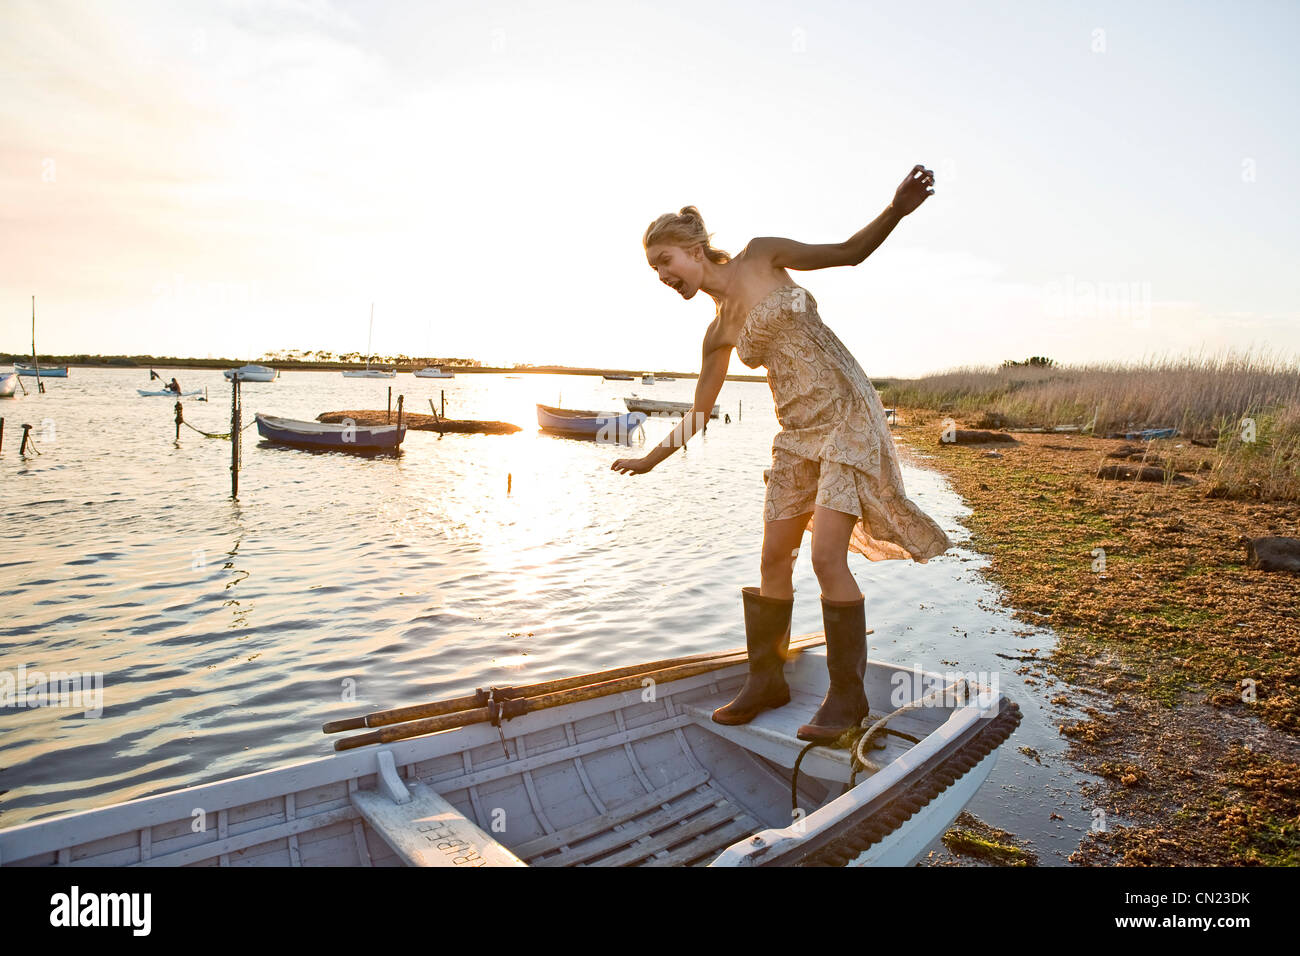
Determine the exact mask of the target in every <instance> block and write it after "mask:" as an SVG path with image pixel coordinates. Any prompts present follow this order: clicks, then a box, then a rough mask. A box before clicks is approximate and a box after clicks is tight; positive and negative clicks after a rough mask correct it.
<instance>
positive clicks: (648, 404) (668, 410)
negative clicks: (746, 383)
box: [623, 397, 722, 418]
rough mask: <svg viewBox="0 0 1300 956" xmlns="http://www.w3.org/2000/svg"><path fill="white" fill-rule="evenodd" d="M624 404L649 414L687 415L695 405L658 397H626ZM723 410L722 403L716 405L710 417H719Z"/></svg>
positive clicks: (628, 408)
mask: <svg viewBox="0 0 1300 956" xmlns="http://www.w3.org/2000/svg"><path fill="white" fill-rule="evenodd" d="M623 404H624V405H626V406H627V410H628V411H629V412H645V413H646V414H648V415H685V414H686V413H687V412H689V411H690V410H691V409H692V408H694V407H695V406H694V405H692V404H691V403H690V402H665V401H661V400H659V399H657V398H636V397H632V398H625V399H623ZM721 412H722V406H721V405H714V406H713V410H712V411H710V412H709V417H710V418H717V417H718V415H720V414H721Z"/></svg>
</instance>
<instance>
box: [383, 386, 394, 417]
mask: <svg viewBox="0 0 1300 956" xmlns="http://www.w3.org/2000/svg"><path fill="white" fill-rule="evenodd" d="M392 423H393V386H391V385H389V386H388V411H387V412H385V413H384V424H385V425H391V424H392Z"/></svg>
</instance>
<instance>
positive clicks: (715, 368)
mask: <svg viewBox="0 0 1300 956" xmlns="http://www.w3.org/2000/svg"><path fill="white" fill-rule="evenodd" d="M714 321H715V322H716V321H717V320H716V319H715V320H714ZM715 328H716V326H714V325H710V326H709V333H708V334H706V335H705V336H704V348H703V356H702V357H701V359H700V378H699V381H697V382H696V383H695V401H694V403H693V404H692V406H691V410H690V411H689V412H687V413H686V414H685V415H683V416H682V420H681V421H680V422H678V423H677V424H676V425H674V426H673V430H672V431H671V432H669V433H668V436H667V437H666V438H665V439H664V440H663V441H661V442H660V443H659V444H658V445H656V446H655V447H654V448H651V449H650V451H649V452H647V453H646V455H645V457H644V458H620V459H619V460H618V461H616V462H614V464H612V465H610V468H612V469H613V470H614V471H618V472H621V473H624V474H626V473H632V474H644V473H645V472H647V471H649V470H650V469H651V468H653V467H654V466H655V465H657V464H659V463H660V462H661V461H663V460H664V459H665V458H667V457H668V456H670V455H671V454H672V453H673V452H675V451H676V450H677V449H678V448H681V447H682V446H683V445H685V444H686V442H687V441H689V440H690V437H691V436H692V435H694V434H695V433H696V432H697V431H699V430H700V429H701V428H703V427H704V426H705V424H706V423H707V422H708V420H709V413H710V412H711V411H713V405H714V403H715V402H716V401H717V400H718V393H719V392H721V391H722V383H723V382H725V381H726V379H727V369H728V368H729V367H730V366H731V350H732V348H733V347H734V346H731V345H718V344H716V342H715V340H714V337H713V332H714V330H715Z"/></svg>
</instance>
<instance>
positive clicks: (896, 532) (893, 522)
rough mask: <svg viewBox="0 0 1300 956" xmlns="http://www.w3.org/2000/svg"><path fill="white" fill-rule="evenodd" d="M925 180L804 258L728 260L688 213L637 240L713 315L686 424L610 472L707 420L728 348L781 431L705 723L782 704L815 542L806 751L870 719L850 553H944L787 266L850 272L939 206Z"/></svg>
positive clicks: (632, 470)
mask: <svg viewBox="0 0 1300 956" xmlns="http://www.w3.org/2000/svg"><path fill="white" fill-rule="evenodd" d="M933 185H934V173H933V172H931V171H930V170H929V169H926V168H925V167H924V166H916V167H914V168H913V169H912V171H911V172H910V173H909V174H908V175H907V178H906V179H904V180H903V182H902V184H901V185H900V186H899V187H898V189H897V191H896V192H895V194H894V201H893V203H892V204H891V205H890V206H889V207H888V208H886V209H885V211H884V212H883V213H881V215H880V216H879V217H877V218H876V220H875V221H874V222H872V223H871V224H870V225H868V226H867V227H865V228H864V229H862V230H861V231H860V232H858V233H857V234H856V235H854V236H853V237H852V238H850V239H848V240H846V241H844V242H839V243H830V244H826V245H807V244H805V243H802V242H795V241H794V240H792V239H780V238H771V237H764V238H757V239H753V240H751V241H750V243H749V245H747V246H746V247H745V249H744V251H743V252H741V253H740V255H738V256H737V257H736V258H734V259H733V258H731V256H729V255H728V254H727V253H726V252H723V251H722V250H720V249H714V248H713V247H712V246H710V245H709V236H710V234H709V233H707V232H705V229H704V222H703V221H702V219H701V218H700V214H699V210H697V209H696V208H695V207H694V206H687V207H685V208H684V209H682V211H681V213H680V214H678V215H676V216H674V215H672V214H671V213H668V214H665V215H663V216H660V217H659V218H658V219H656V220H655V221H654V222H653V223H651V224H650V226H649V228H648V229H646V232H645V236H644V237H643V239H642V245H643V246H644V247H645V251H646V260H647V261H648V262H649V264H650V268H651V269H654V270H655V271H656V272H657V273H658V276H659V280H660V281H661V282H663V283H664V284H665V285H667V286H669V287H670V288H672V289H673V290H675V291H676V292H677V293H678V294H679V295H680V296H682V298H684V299H690V298H692V297H693V296H694V295H695V293H696V292H698V291H699V290H701V289H703V290H704V291H705V292H707V293H708V294H709V295H711V296H712V297H713V298H714V300H715V301H716V302H717V306H718V308H717V315H716V317H715V318H714V320H713V322H712V323H711V324H710V325H709V328H708V331H707V332H706V333H705V335H704V347H703V358H702V361H701V367H700V378H699V382H698V383H697V385H696V388H695V401H694V403H693V405H692V408H691V411H690V412H689V413H687V415H685V416H684V417H683V419H682V421H681V423H680V424H679V425H677V426H676V427H674V429H673V431H672V433H671V434H669V436H668V437H667V438H665V439H664V441H663V442H661V443H660V444H659V445H658V446H656V447H655V448H653V449H651V451H650V452H649V454H647V455H646V456H645V457H644V458H632V459H630V458H623V459H619V460H618V461H616V462H614V464H613V465H612V466H611V467H612V468H613V470H615V471H618V472H620V473H623V474H644V473H645V472H647V471H649V470H650V469H652V468H654V467H655V465H657V464H659V463H660V462H661V461H663V460H664V459H665V458H667V457H668V456H669V455H671V454H672V453H673V452H674V451H675V450H676V449H678V448H680V447H681V446H682V445H683V444H685V442H686V441H687V440H688V439H689V438H690V437H691V435H692V434H694V433H695V432H696V431H697V430H699V429H700V428H701V427H702V426H703V425H704V423H705V422H707V421H708V415H709V412H710V410H711V409H712V407H713V404H714V402H715V401H716V399H717V397H718V392H719V391H720V390H721V389H722V383H723V381H724V379H725V378H726V374H727V367H728V365H729V364H730V361H731V350H732V349H733V348H734V349H735V350H736V354H737V355H738V356H739V357H740V360H741V361H742V362H744V363H745V364H746V365H748V366H749V367H750V368H757V367H758V366H760V365H764V366H766V367H767V378H768V384H769V386H770V387H771V389H772V397H773V399H774V400H775V403H776V415H777V419H778V420H779V421H780V423H781V431H780V432H778V433H777V435H776V438H775V440H774V441H773V443H772V467H771V468H769V469H767V470H765V471H764V472H763V481H764V482H765V483H766V485H767V491H766V497H765V500H764V504H763V518H764V522H763V556H762V566H761V582H762V584H761V587H760V588H758V589H755V588H753V587H746V588H742V589H741V596H742V601H743V604H744V613H745V639H746V645H747V647H748V651H749V676H748V678H747V679H746V681H745V686H744V687H743V688H742V689H741V691H740V694H739V695H738V696H737V697H736V699H735V700H733V701H732V702H731V703H729V704H727V705H726V706H725V707H720V708H718V710H716V711H715V712H714V714H713V719H714V720H715V721H717V722H718V723H722V724H743V723H748V722H749V721H751V720H753V719H754V717H755V716H757V715H758V713H759V712H760V711H762V710H763V709H765V708H768V707H780V706H782V705H784V704H787V703H789V701H790V691H789V688H788V687H787V686H786V682H785V674H784V671H783V664H784V662H785V659H786V656H787V653H788V650H789V644H790V618H791V612H792V610H793V607H794V586H793V580H792V579H793V574H794V561H795V558H796V557H797V556H798V553H799V545H800V543H801V541H802V540H803V535H804V532H805V530H808V529H809V528H811V529H812V532H813V535H812V563H813V571H814V572H815V573H816V575H817V581H818V584H819V585H820V587H821V592H822V593H821V603H822V617H823V621H824V624H825V632H826V664H827V669H828V670H829V672H830V690H829V691H828V692H827V694H826V699H825V700H824V701H823V702H822V705H821V707H820V708H819V709H818V711H817V713H816V714H815V715H814V716H813V718H812V720H811V722H809V723H807V724H804V725H803V726H802V727H800V728H799V737H800V738H801V739H803V740H828V739H834V738H836V737H839V736H840V735H841V734H842V733H844V732H845V731H846V730H849V729H851V728H853V727H856V726H858V724H859V723H860V722H861V721H862V719H863V718H864V717H866V716H867V713H868V703H867V697H866V694H865V692H864V690H863V679H864V677H865V675H866V665H867V652H866V617H865V606H866V601H865V597H864V596H863V594H862V592H861V591H860V590H859V589H858V585H857V582H856V581H855V580H854V577H853V575H852V573H851V572H850V571H849V563H848V552H849V550H853V551H856V552H858V553H859V554H864V555H866V556H867V558H869V559H870V560H872V561H882V560H890V559H911V560H913V561H916V562H918V563H921V564H924V563H925V562H926V561H928V560H929V559H930V558H932V557H934V556H935V555H939V554H942V553H943V552H944V551H946V550H948V548H950V547H952V542H951V541H950V540H949V538H948V536H947V535H946V534H944V532H943V529H942V528H940V527H939V526H938V525H937V524H936V523H935V522H934V521H933V520H932V519H931V518H930V517H929V516H927V515H926V514H925V513H924V512H923V511H921V509H920V508H918V507H917V506H916V504H915V503H914V502H912V501H911V500H909V499H908V498H907V496H906V494H905V493H904V490H903V479H902V476H901V473H900V471H899V467H898V460H897V458H896V456H895V452H894V445H893V439H892V437H891V436H890V433H889V426H888V424H887V423H886V422H885V412H884V407H883V406H882V405H881V402H880V396H879V395H877V394H876V390H875V388H874V387H873V386H872V384H871V380H870V379H869V378H867V375H866V373H865V372H864V371H863V370H862V367H861V366H860V365H859V364H858V362H857V360H856V359H854V358H853V356H852V355H851V354H850V353H849V351H848V349H846V348H845V347H844V344H843V343H842V342H840V340H839V338H838V337H837V336H836V335H835V333H834V332H832V331H831V330H830V329H829V328H828V327H827V326H826V325H825V324H823V323H822V321H821V318H820V316H819V315H818V314H817V301H816V299H814V298H813V296H812V293H810V292H808V291H807V290H806V289H804V288H803V287H802V286H799V285H796V284H795V283H793V282H791V280H790V275H789V273H787V272H786V270H787V269H798V270H810V269H827V268H830V267H832V266H847V265H857V264H858V263H860V262H862V260H864V259H866V258H867V256H869V255H871V253H872V252H873V251H874V250H875V249H876V247H877V246H879V245H880V244H881V243H882V242H884V240H885V237H886V236H888V235H889V233H890V232H892V231H893V229H894V227H895V226H896V225H898V223H899V221H900V220H901V219H902V218H903V217H904V216H906V215H908V214H909V213H912V212H914V211H915V210H916V209H917V207H919V206H920V205H921V203H923V202H924V201H925V200H926V197H928V196H931V195H933V194H934V189H933V188H932V187H933Z"/></svg>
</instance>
